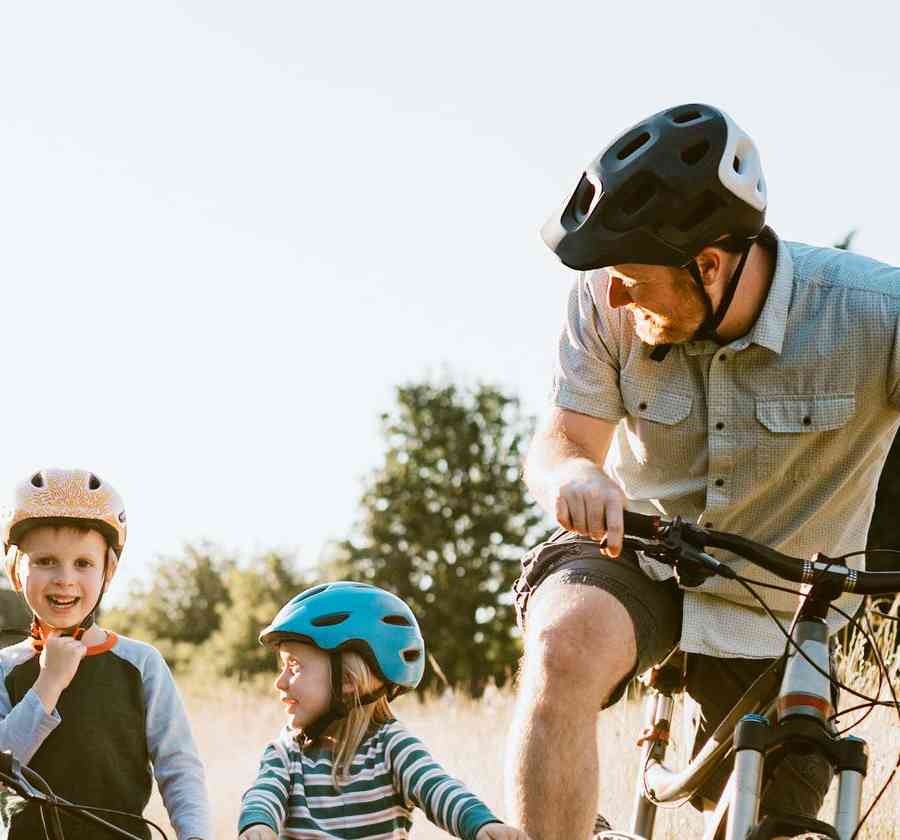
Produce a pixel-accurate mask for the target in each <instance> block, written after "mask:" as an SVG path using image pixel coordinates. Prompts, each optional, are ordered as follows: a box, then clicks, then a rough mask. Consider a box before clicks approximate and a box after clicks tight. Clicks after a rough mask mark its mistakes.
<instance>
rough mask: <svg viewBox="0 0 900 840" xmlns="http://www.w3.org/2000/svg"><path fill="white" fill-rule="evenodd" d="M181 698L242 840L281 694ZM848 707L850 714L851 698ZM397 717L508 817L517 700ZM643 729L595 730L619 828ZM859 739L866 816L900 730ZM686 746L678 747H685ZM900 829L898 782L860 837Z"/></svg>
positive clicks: (420, 817)
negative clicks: (864, 762) (244, 815)
mask: <svg viewBox="0 0 900 840" xmlns="http://www.w3.org/2000/svg"><path fill="white" fill-rule="evenodd" d="M888 649H890V648H888ZM858 654H859V651H850V652H849V653H848V655H847V656H846V657H845V662H844V663H843V668H842V671H847V672H850V673H853V674H854V677H853V679H852V684H853V685H855V686H857V687H859V688H865V689H867V690H869V691H874V688H875V686H874V684H873V683H872V682H871V681H872V679H873V678H874V677H873V674H872V673H871V671H869V670H867V669H865V668H860V667H859V665H858ZM895 673H896V672H895ZM183 690H184V695H185V700H186V703H187V706H188V712H189V715H190V718H191V721H192V725H193V729H194V735H195V738H196V739H197V742H198V746H199V749H200V753H201V756H202V758H203V760H204V761H205V763H206V767H207V772H208V779H209V785H210V791H211V796H212V801H213V806H214V809H215V826H216V837H217V838H220V840H225V839H226V838H235V837H236V836H237V833H236V831H235V825H236V822H237V815H238V810H239V807H240V798H241V794H242V793H243V791H244V789H245V788H246V787H247V786H248V785H249V784H250V783H251V781H252V780H253V777H254V772H255V770H256V764H257V760H258V758H259V755H260V752H261V750H262V747H263V745H264V744H265V742H266V741H267V740H268V739H269V738H271V737H272V736H273V735H274V734H275V733H276V732H277V731H278V729H279V727H280V726H281V724H282V719H283V707H282V706H281V705H280V704H279V703H277V702H276V701H275V700H274V693H273V692H271V691H270V690H267V689H265V688H263V687H256V688H250V687H241V686H233V685H229V684H227V683H219V684H207V685H205V686H193V685H184V686H183ZM851 700H852V698H851ZM844 703H845V705H850V701H849V700H848V698H847V696H846V695H845V697H844ZM395 710H396V712H397V715H398V717H399V718H401V719H402V720H403V721H404V722H405V723H406V724H407V725H408V726H409V728H410V729H411V730H412V731H414V732H415V733H416V734H417V735H418V736H419V737H420V738H422V740H423V741H424V742H425V743H426V744H427V745H428V746H429V747H430V749H431V751H432V753H433V754H434V755H435V757H436V758H437V759H438V760H439V761H441V762H442V763H443V764H444V766H445V767H446V768H447V770H448V771H449V772H451V773H452V774H454V775H456V776H458V777H459V778H461V779H462V780H464V781H465V782H466V783H467V784H468V785H469V787H470V788H471V789H472V790H473V791H475V792H476V793H477V794H478V795H479V796H481V797H482V798H483V799H484V801H485V802H486V803H487V804H488V805H489V806H490V807H491V808H493V809H494V810H495V812H496V813H497V814H498V815H500V816H503V781H502V768H503V750H504V744H505V740H506V734H507V731H508V728H509V722H510V718H511V714H512V694H511V693H510V692H508V691H492V692H489V693H488V694H486V695H485V696H484V697H483V698H482V699H480V700H478V701H474V700H471V699H468V698H465V697H461V696H457V695H452V694H447V695H445V696H443V697H440V698H435V699H432V700H430V701H428V702H426V703H419V702H418V701H417V700H415V699H409V698H401V700H400V701H399V702H398V703H397V704H396V707H395ZM640 727H641V721H640V707H639V704H638V703H637V702H634V701H631V702H627V703H621V704H619V706H618V707H616V708H614V709H612V710H609V711H608V712H606V713H604V715H602V716H601V719H600V721H599V722H598V726H597V732H596V737H597V739H598V743H599V744H600V746H601V764H602V768H603V772H602V777H601V781H600V787H599V797H600V803H601V810H602V811H603V812H604V813H605V814H606V815H607V817H608V818H610V820H611V821H612V823H613V824H614V825H618V826H619V827H621V828H624V827H625V826H626V825H627V819H628V814H629V811H630V807H631V800H632V786H633V780H634V776H635V772H636V765H637V759H638V751H637V749H636V747H635V746H634V740H635V737H636V734H637V733H638V732H639V730H640ZM856 734H858V735H860V736H861V737H863V738H865V739H866V740H867V741H868V742H869V744H870V750H871V755H870V772H869V777H868V779H867V783H866V795H865V797H864V806H867V805H868V803H869V802H870V801H871V800H872V797H873V796H874V793H875V791H877V789H878V788H879V787H880V786H881V784H882V783H883V782H884V780H885V779H886V777H887V775H888V774H889V773H890V771H891V769H892V768H893V767H894V765H895V763H896V762H897V758H898V755H900V721H898V717H897V714H896V712H893V711H891V710H889V709H879V710H877V711H876V712H874V713H873V714H872V715H871V716H870V717H869V718H868V719H867V720H865V721H864V722H863V724H862V725H861V726H860V727H859V729H858V730H856ZM676 735H677V730H676ZM683 740H684V739H682V738H676V741H677V742H678V743H680V744H683ZM676 749H677V744H676ZM670 755H672V753H671V752H670ZM833 795H834V786H832V792H831V794H830V797H829V800H828V801H826V804H825V807H824V809H823V814H826V815H829V816H830V815H831V814H832V813H833V804H832V800H831V797H833ZM164 814H165V812H164V810H163V809H162V807H161V805H160V803H159V800H158V798H157V797H156V796H154V799H153V801H152V803H151V810H150V812H149V813H148V816H149V817H150V818H151V819H155V820H156V821H157V822H159V823H160V824H162V825H163V827H164V828H168V822H167V821H166V820H165V816H164ZM898 827H900V777H898V778H897V779H896V780H895V782H894V783H893V784H892V785H891V787H890V788H889V789H888V791H887V794H886V795H885V797H884V798H883V799H882V801H881V802H880V803H879V805H878V806H877V808H876V811H875V813H874V815H873V817H872V818H871V819H870V820H869V822H868V823H867V825H866V827H865V828H864V830H863V832H861V833H860V840H864V838H865V839H867V840H893V839H894V838H897V837H900V830H898ZM700 831H701V820H700V819H699V817H698V816H697V814H696V813H695V812H694V811H693V809H692V808H690V806H685V807H683V808H679V809H676V810H666V811H661V812H660V813H659V816H658V818H657V830H656V832H655V837H656V838H661V840H684V838H690V837H699V836H700ZM171 836H172V837H174V833H173V834H171ZM447 836H448V835H446V834H445V833H444V832H442V831H440V830H439V829H437V828H436V827H435V826H433V825H431V824H430V823H428V821H427V820H426V819H425V817H424V814H422V813H421V812H419V813H417V815H416V820H415V824H414V828H413V831H412V837H413V838H415V840H433V838H440V837H447Z"/></svg>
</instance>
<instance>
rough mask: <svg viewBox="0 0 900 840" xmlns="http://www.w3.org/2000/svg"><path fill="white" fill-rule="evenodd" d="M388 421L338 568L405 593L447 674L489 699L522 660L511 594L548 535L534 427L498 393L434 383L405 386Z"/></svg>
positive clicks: (512, 402)
mask: <svg viewBox="0 0 900 840" xmlns="http://www.w3.org/2000/svg"><path fill="white" fill-rule="evenodd" d="M381 419H382V430H383V435H384V438H385V442H386V444H387V451H386V453H385V456H384V463H383V464H382V465H381V466H380V467H378V468H377V469H376V470H375V471H374V472H373V473H372V474H371V475H370V476H369V477H368V479H367V481H366V483H365V488H364V492H363V496H362V500H361V508H362V517H361V521H360V523H359V525H358V527H357V529H356V533H355V535H354V537H352V538H351V539H349V540H346V541H345V542H344V543H342V544H341V545H340V549H341V551H340V552H339V557H340V559H339V560H337V561H333V567H334V570H336V573H337V574H343V575H345V576H347V577H352V578H354V579H358V580H365V581H369V582H371V583H374V584H377V585H379V586H383V587H385V588H386V589H389V590H391V591H393V592H395V593H396V594H397V595H399V596H400V597H401V598H403V599H404V600H405V601H406V602H407V603H408V604H409V605H410V607H411V608H412V609H413V611H414V612H415V614H416V616H417V617H418V619H419V621H420V623H421V626H422V631H423V634H424V636H425V640H426V643H427V646H428V650H429V652H430V653H431V655H432V656H433V657H434V659H435V660H436V661H437V663H438V665H439V667H440V670H441V671H442V673H443V674H444V675H445V676H446V679H447V680H448V681H449V682H450V684H452V685H460V686H463V687H466V688H468V689H469V690H471V691H473V692H474V693H478V692H480V691H481V690H482V689H483V687H484V686H485V684H486V683H487V682H488V681H489V680H491V679H493V680H496V681H497V682H498V683H501V682H503V681H504V680H505V679H506V677H507V675H508V674H509V672H510V670H511V669H512V668H513V667H514V666H515V663H516V661H517V658H518V653H519V642H518V638H517V633H516V630H515V618H514V611H513V607H512V598H511V593H510V588H511V586H512V582H513V580H514V579H515V577H516V576H517V574H518V571H519V564H518V560H519V558H520V556H521V555H522V553H523V551H524V550H525V549H526V548H527V547H528V545H529V544H530V543H531V542H534V541H536V539H537V538H538V536H539V534H540V532H542V530H543V529H542V528H541V527H540V525H539V523H540V522H541V516H540V514H539V512H538V510H537V508H536V506H535V505H534V503H533V502H532V501H531V499H529V498H528V497H527V496H526V494H525V488H524V484H523V482H522V480H521V475H520V473H521V465H522V450H523V447H524V445H525V443H526V442H527V441H528V439H529V438H530V435H531V431H532V430H533V426H534V423H533V420H532V419H531V418H528V417H526V416H524V415H523V414H522V412H521V409H520V406H519V402H518V400H517V399H516V398H515V397H513V396H510V395H508V394H505V393H503V392H502V391H501V390H499V389H497V388H495V387H492V386H489V385H480V386H478V387H476V388H474V389H468V390H466V389H460V388H458V387H457V386H455V385H453V384H447V385H435V384H430V383H421V384H408V385H403V386H400V387H398V388H397V390H396V406H395V407H394V409H393V410H392V411H391V412H390V413H388V414H384V415H383V416H382V418H381ZM435 678H436V675H435V673H434V671H433V669H431V668H429V669H428V670H427V671H426V685H427V684H428V683H433V682H434V680H435Z"/></svg>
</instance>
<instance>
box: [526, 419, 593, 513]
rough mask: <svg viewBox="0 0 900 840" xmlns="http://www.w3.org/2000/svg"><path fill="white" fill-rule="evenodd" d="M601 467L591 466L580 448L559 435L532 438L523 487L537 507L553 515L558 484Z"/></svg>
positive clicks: (587, 456) (538, 435) (590, 461)
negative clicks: (536, 503) (526, 489)
mask: <svg viewBox="0 0 900 840" xmlns="http://www.w3.org/2000/svg"><path fill="white" fill-rule="evenodd" d="M597 469H602V465H599V464H596V463H594V461H592V460H591V458H590V456H589V454H588V453H587V452H586V451H585V450H584V449H583V448H582V447H580V446H578V445H577V444H575V443H573V442H572V441H571V440H569V439H568V438H566V437H565V435H561V434H541V433H540V432H539V433H538V434H537V435H535V437H534V440H533V441H532V444H531V448H530V449H529V451H528V457H527V459H526V461H525V484H526V486H527V487H528V491H529V492H530V493H531V495H532V496H534V498H535V499H537V502H538V504H539V505H540V506H541V507H542V508H543V509H544V510H545V511H546V512H547V513H548V514H550V516H556V497H557V492H558V488H559V486H560V484H562V483H563V482H564V481H565V480H567V479H573V478H580V477H582V476H585V475H587V474H590V473H591V472H594V471H596V470H597Z"/></svg>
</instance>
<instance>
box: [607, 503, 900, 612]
mask: <svg viewBox="0 0 900 840" xmlns="http://www.w3.org/2000/svg"><path fill="white" fill-rule="evenodd" d="M624 524H625V534H626V538H627V537H629V536H631V537H637V538H638V539H640V540H646V541H649V544H650V545H651V546H659V547H660V548H661V549H662V551H663V554H665V551H666V549H667V548H669V549H671V551H672V555H673V559H674V558H677V556H679V555H678V554H677V552H678V551H680V550H682V549H684V548H687V549H689V550H690V549H691V548H692V547H693V548H694V549H702V548H721V549H724V550H726V551H730V552H732V553H733V554H737V555H738V556H740V557H743V558H744V559H745V560H749V561H750V562H751V563H753V564H755V565H757V566H760V567H761V568H763V569H766V570H767V571H770V572H772V573H774V574H776V575H778V576H779V577H781V578H784V579H785V580H790V581H794V582H796V583H813V582H814V581H815V580H817V579H819V578H820V577H821V576H823V575H825V576H827V577H828V578H830V579H831V580H832V581H833V582H835V583H836V584H838V585H839V586H840V589H841V591H843V592H856V593H859V594H860V595H894V594H896V593H897V592H900V572H864V571H859V570H857V569H851V568H849V567H848V566H846V565H845V564H844V563H840V562H837V561H835V560H831V559H830V558H828V557H825V556H824V555H820V554H817V555H816V556H815V557H814V558H813V559H811V560H806V559H803V558H800V557H791V556H790V555H787V554H782V553H781V552H779V551H775V549H773V548H769V547H768V546H766V545H762V544H761V543H758V542H754V541H753V540H749V539H747V538H746V537H741V536H738V535H737V534H731V533H729V532H727V531H713V530H710V529H708V528H703V527H702V526H700V525H696V524H694V523H691V522H686V521H685V520H683V519H680V518H679V517H676V518H675V519H673V520H670V519H664V518H663V517H661V516H647V515H645V514H642V513H634V512H632V511H625V512H624ZM676 532H677V533H678V535H679V536H680V537H682V538H683V539H679V540H677V542H675V541H670V538H671V536H672V535H673V534H675V533H676ZM667 541H669V542H668V544H667ZM637 547H638V548H641V547H642V546H637ZM713 562H715V561H713ZM716 565H718V564H716ZM725 568H727V567H725ZM712 573H713V574H715V573H716V572H715V571H713V572H712ZM719 573H721V572H719ZM728 576H730V575H728Z"/></svg>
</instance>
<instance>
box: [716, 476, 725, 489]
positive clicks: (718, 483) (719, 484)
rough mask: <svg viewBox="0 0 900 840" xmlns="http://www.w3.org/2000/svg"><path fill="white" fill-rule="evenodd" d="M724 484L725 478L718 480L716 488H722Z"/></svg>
mask: <svg viewBox="0 0 900 840" xmlns="http://www.w3.org/2000/svg"><path fill="white" fill-rule="evenodd" d="M723 484H725V479H724V478H717V479H716V487H721V486H722V485H723Z"/></svg>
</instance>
